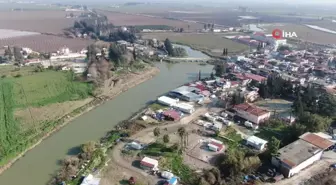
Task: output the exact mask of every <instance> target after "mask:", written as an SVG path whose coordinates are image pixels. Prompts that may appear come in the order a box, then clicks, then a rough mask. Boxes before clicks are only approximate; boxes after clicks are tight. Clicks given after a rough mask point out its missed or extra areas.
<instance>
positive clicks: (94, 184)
mask: <svg viewBox="0 0 336 185" xmlns="http://www.w3.org/2000/svg"><path fill="white" fill-rule="evenodd" d="M99 183H100V178H95V177H93V175H91V174H89V175H88V176H86V177H85V178H84V179H83V181H82V183H81V185H99Z"/></svg>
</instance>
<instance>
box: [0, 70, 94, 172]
mask: <svg viewBox="0 0 336 185" xmlns="http://www.w3.org/2000/svg"><path fill="white" fill-rule="evenodd" d="M73 78H74V76H73V74H72V73H70V72H56V71H45V72H40V73H34V74H32V75H27V76H22V77H17V78H14V77H6V78H1V79H0V123H1V124H0V167H1V165H2V164H5V163H6V162H7V161H8V160H9V159H11V158H13V157H14V156H16V155H17V154H18V153H20V152H22V151H24V150H25V149H26V148H27V147H29V146H30V145H31V144H33V143H34V142H36V140H37V139H39V138H41V137H42V136H43V135H44V134H46V133H47V132H48V131H50V130H51V129H52V128H54V127H55V126H57V124H58V122H57V121H56V120H54V121H49V122H43V123H39V124H41V125H39V127H34V126H31V127H29V128H27V129H26V128H24V127H23V126H22V125H23V124H25V121H24V120H20V119H17V118H16V117H15V116H14V112H15V110H16V109H18V108H21V109H27V108H29V107H41V106H47V105H50V104H53V103H60V102H65V101H69V100H80V99H84V98H87V97H88V96H90V94H91V92H92V90H93V88H92V85H91V84H87V83H82V82H75V81H74V80H73Z"/></svg>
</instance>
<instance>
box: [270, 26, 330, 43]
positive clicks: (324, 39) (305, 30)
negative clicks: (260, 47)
mask: <svg viewBox="0 0 336 185" xmlns="http://www.w3.org/2000/svg"><path fill="white" fill-rule="evenodd" d="M264 28H265V29H266V32H267V33H271V32H272V30H274V29H276V28H278V29H282V30H285V31H288V32H295V33H296V34H297V36H298V39H301V40H304V41H308V42H314V43H318V44H335V43H336V34H332V33H327V32H323V31H319V30H315V29H312V28H309V27H307V26H305V25H298V24H282V25H267V26H264Z"/></svg>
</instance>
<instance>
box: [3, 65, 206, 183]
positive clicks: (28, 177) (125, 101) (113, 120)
mask: <svg viewBox="0 0 336 185" xmlns="http://www.w3.org/2000/svg"><path fill="white" fill-rule="evenodd" d="M157 67H158V68H160V70H161V71H160V73H159V74H158V75H157V76H155V77H154V78H152V79H150V80H148V81H146V82H144V83H142V84H140V85H138V86H136V87H134V88H131V89H130V90H128V91H126V92H124V93H122V94H120V95H119V96H117V97H116V98H114V99H113V100H110V101H108V102H106V103H105V104H103V105H101V106H99V107H97V108H96V109H94V110H92V111H90V112H88V113H86V114H84V115H82V116H80V117H78V118H77V119H75V120H73V121H72V122H71V123H69V124H68V125H67V126H65V127H64V128H63V129H61V130H60V131H59V132H57V133H55V134H53V135H52V136H50V137H49V138H47V139H46V140H44V141H43V142H42V143H41V144H40V145H38V146H37V147H35V148H34V149H32V150H31V151H29V152H27V153H26V155H25V156H24V157H23V158H21V159H20V160H19V161H17V162H16V163H15V164H14V165H13V166H12V167H11V168H10V169H8V170H7V171H5V172H4V173H3V174H2V175H1V176H0V185H23V184H24V185H44V184H46V182H47V181H48V180H49V179H50V178H51V175H52V174H53V173H54V172H55V171H56V170H57V169H58V168H59V167H60V166H59V161H60V160H62V159H64V158H65V157H66V156H67V155H73V154H76V153H77V152H78V146H80V145H81V144H83V143H86V142H88V141H91V140H94V141H98V140H99V138H101V137H102V136H104V134H105V133H106V132H107V131H109V130H111V129H113V127H114V126H115V125H116V124H117V123H118V122H120V121H122V120H125V119H127V118H128V117H129V116H131V115H132V114H133V113H134V112H136V111H138V110H139V109H141V108H142V107H144V106H145V105H146V103H148V101H150V100H155V99H156V98H157V96H159V95H161V94H163V93H165V92H167V91H169V90H171V89H173V88H175V87H177V86H178V85H181V84H184V83H186V82H189V81H192V80H195V79H197V78H198V72H199V70H201V72H202V76H203V77H205V76H208V75H210V73H211V70H212V66H210V65H206V66H201V65H198V64H196V63H178V64H167V63H158V64H157Z"/></svg>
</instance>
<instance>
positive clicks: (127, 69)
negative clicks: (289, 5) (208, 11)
mask: <svg viewBox="0 0 336 185" xmlns="http://www.w3.org/2000/svg"><path fill="white" fill-rule="evenodd" d="M17 4H21V2H20V3H19V2H18V3H17ZM28 4H31V3H28ZM141 5H142V3H140V5H139V4H137V3H126V4H125V5H120V6H119V5H118V6H117V5H115V6H114V5H113V6H109V9H112V10H107V9H101V8H91V7H88V6H84V5H63V4H56V5H54V4H53V5H50V6H55V7H57V8H60V7H61V8H62V13H59V12H58V13H57V11H60V10H53V11H55V12H54V13H55V15H52V16H55V17H56V14H60V15H62V16H63V17H62V19H63V18H64V19H65V20H66V21H68V22H69V24H68V25H67V26H64V27H66V28H63V29H62V34H60V33H52V32H51V31H49V30H48V28H43V29H46V31H39V32H37V31H35V30H34V29H35V28H34V29H27V31H19V29H17V30H14V29H13V28H11V27H9V28H6V29H2V28H1V29H0V46H1V47H2V48H1V49H0V76H1V78H0V95H1V96H0V97H1V98H0V105H3V106H1V107H0V110H1V111H0V121H1V122H0V128H2V129H1V134H0V174H2V173H3V176H1V177H0V183H1V182H14V181H15V183H14V184H18V183H19V182H23V181H22V179H15V180H14V179H13V177H12V176H13V173H14V172H15V173H20V174H21V173H22V174H24V175H22V178H29V176H31V183H32V184H42V183H44V184H50V185H75V184H80V185H121V184H124V185H127V184H128V185H145V184H148V185H257V184H265V185H270V184H275V185H287V184H293V185H296V184H300V185H315V184H322V185H331V184H336V124H335V123H336V117H335V115H336V97H335V96H336V49H335V47H334V46H333V45H331V44H324V43H316V42H314V41H313V40H309V39H307V38H305V39H304V38H302V37H301V35H302V33H303V32H298V33H299V34H297V35H296V32H288V33H295V34H294V35H295V36H296V37H299V38H285V37H283V38H282V37H281V38H280V37H277V36H274V34H269V32H270V30H269V28H266V27H267V24H261V23H260V20H259V18H257V17H258V16H256V15H258V14H251V15H254V16H247V15H248V11H247V9H246V8H244V7H241V6H239V8H238V9H236V8H235V9H234V10H233V12H236V13H237V12H238V14H237V15H239V16H238V17H239V20H238V22H239V24H234V23H232V24H228V25H227V26H226V25H225V26H224V25H221V24H219V23H218V22H217V23H215V20H210V19H209V20H206V21H203V20H202V19H201V20H197V21H193V20H192V19H193V18H192V17H193V16H191V15H192V14H194V13H192V12H189V13H186V14H190V15H188V16H187V15H185V16H186V17H183V18H182V17H181V18H173V17H171V14H174V15H175V14H183V11H176V12H174V11H171V12H169V17H168V18H167V16H159V15H160V14H159V13H152V14H153V15H152V14H148V15H147V14H138V13H129V12H128V11H129V10H128V9H127V11H126V12H122V13H121V12H115V11H114V10H115V9H120V8H121V7H122V6H141ZM27 6H28V5H27ZM39 6H40V5H39ZM146 6H150V3H149V4H146ZM133 11H134V10H133ZM13 12H14V13H17V15H19V14H20V13H25V11H24V10H23V9H12V11H11V12H10V13H13ZM0 13H1V12H0ZM165 13H167V12H165ZM157 14H158V15H157ZM195 15H198V13H197V14H195ZM20 16H21V15H20ZM48 16H51V15H48ZM57 16H59V15H57ZM118 16H120V17H122V18H125V20H128V19H131V20H132V21H134V20H135V21H134V22H136V21H141V19H151V20H152V21H154V22H155V21H158V22H160V21H162V20H165V21H167V22H165V25H161V24H160V25H159V24H155V25H146V24H136V23H134V22H132V24H116V22H118V19H119V18H120V17H118ZM189 16H190V17H189ZM216 16H219V15H216ZM55 17H54V18H53V19H55ZM116 17H117V18H116ZM129 17H132V18H129ZM137 18H139V19H137ZM110 19H112V20H113V21H111V20H110ZM120 19H121V18H120ZM189 19H190V20H189ZM56 20H57V19H55V22H57V21H56ZM0 21H1V19H0ZM63 21H64V20H63ZM254 21H255V22H254ZM243 23H244V24H243ZM252 23H253V24H252ZM162 24H163V23H162ZM170 24H171V25H170ZM268 26H269V25H268ZM27 27H29V26H27ZM251 27H254V28H251ZM12 29H13V30H12ZM39 29H40V28H39ZM41 29H42V28H41ZM272 29H274V28H273V27H272ZM22 30H25V29H22ZM275 30H279V29H278V28H275ZM280 31H281V30H280ZM286 31H287V28H286ZM315 31H316V30H315ZM286 33H287V32H286ZM300 34H301V35H300ZM289 35H291V34H289ZM40 43H43V44H44V46H45V47H41V46H40ZM140 84H141V85H140ZM69 133H71V134H69ZM40 143H41V145H40V146H41V147H49V150H44V151H43V152H42V151H38V152H36V151H37V150H36V149H34V148H35V147H37V146H38V145H39V144H40ZM46 145H48V146H46ZM37 149H39V148H37ZM37 153H38V154H37ZM42 156H45V157H42ZM36 158H40V159H39V160H38V161H39V162H40V163H41V164H42V163H43V164H45V166H48V167H41V166H40V168H36V169H34V170H32V172H31V173H30V172H29V173H28V172H27V173H23V172H26V171H27V168H26V167H23V166H25V165H26V164H25V163H22V161H25V162H26V161H27V162H29V163H31V162H30V160H34V159H36ZM44 158H45V159H44ZM51 158H53V159H55V160H50V159H51ZM20 159H22V160H20ZM51 163H52V164H51ZM37 165H38V164H37ZM9 168H13V169H14V170H13V171H14V172H13V171H10V170H7V169H9ZM5 170H6V171H5ZM8 174H10V175H8ZM46 174H48V175H46ZM2 177H3V180H2ZM33 177H34V178H35V177H36V178H35V179H34V178H33ZM33 181H34V182H33ZM28 184H29V183H28Z"/></svg>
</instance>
